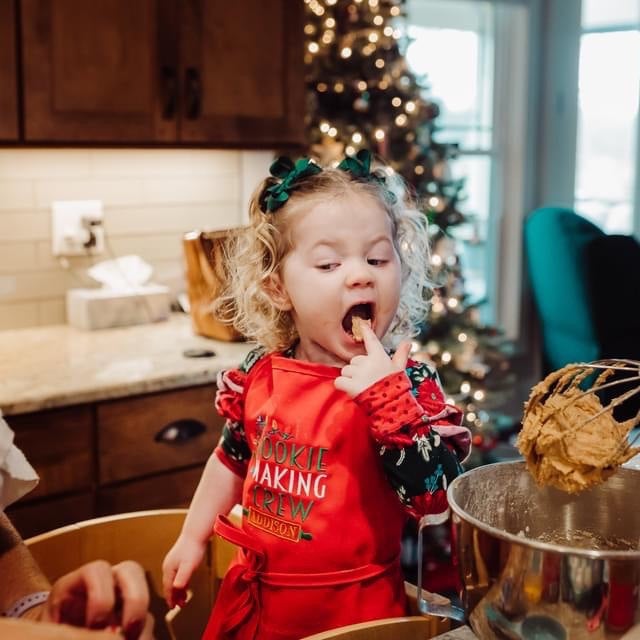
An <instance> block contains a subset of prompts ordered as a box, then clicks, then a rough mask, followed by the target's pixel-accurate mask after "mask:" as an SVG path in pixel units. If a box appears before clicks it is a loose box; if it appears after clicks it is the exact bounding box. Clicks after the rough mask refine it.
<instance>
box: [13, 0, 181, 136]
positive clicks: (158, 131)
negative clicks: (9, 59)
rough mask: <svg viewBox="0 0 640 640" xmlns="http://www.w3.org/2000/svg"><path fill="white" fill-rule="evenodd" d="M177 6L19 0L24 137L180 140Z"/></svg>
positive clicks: (168, 1) (120, 0)
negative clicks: (176, 30) (177, 110)
mask: <svg viewBox="0 0 640 640" xmlns="http://www.w3.org/2000/svg"><path fill="white" fill-rule="evenodd" d="M176 10H177V4H176V3H175V1H174V0H136V1H135V2H131V1H130V0H91V2H87V0H21V11H22V13H21V23H22V65H23V77H22V82H23V87H24V128H25V140H26V141H28V142H47V141H61V142H117V143H135V142H139V143H144V142H154V141H171V140H175V135H176V118H175V110H176V108H177V98H178V96H177V69H176V66H175V64H176V60H177V57H176V54H177V50H176V41H175V37H174V34H175V13H176ZM165 24H169V25H171V27H170V28H169V29H165V28H164V25H165Z"/></svg>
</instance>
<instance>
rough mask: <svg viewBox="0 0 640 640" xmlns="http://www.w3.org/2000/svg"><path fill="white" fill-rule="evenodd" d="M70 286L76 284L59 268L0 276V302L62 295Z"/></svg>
mask: <svg viewBox="0 0 640 640" xmlns="http://www.w3.org/2000/svg"><path fill="white" fill-rule="evenodd" d="M3 284H4V285H6V286H3ZM70 286H77V285H75V284H74V283H73V279H72V277H71V276H70V274H68V273H66V272H64V271H61V270H58V271H46V272H36V273H18V274H17V275H14V276H10V277H7V276H0V302H17V301H27V300H41V299H43V298H51V297H53V296H61V297H62V296H64V295H65V293H66V291H67V289H69V288H70Z"/></svg>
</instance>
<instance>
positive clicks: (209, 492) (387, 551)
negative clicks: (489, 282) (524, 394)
mask: <svg viewBox="0 0 640 640" xmlns="http://www.w3.org/2000/svg"><path fill="white" fill-rule="evenodd" d="M370 162H371V156H370V154H369V153H368V152H367V151H361V152H360V153H358V155H357V156H356V157H349V158H346V159H345V160H343V162H342V163H341V164H340V165H339V166H338V167H337V168H325V169H322V168H321V167H319V166H318V165H317V164H315V163H314V162H312V161H311V160H309V159H308V158H303V159H300V160H298V161H297V162H296V163H295V164H293V163H292V162H291V160H289V159H287V158H280V159H279V160H277V161H276V162H275V163H274V164H273V165H272V166H271V174H272V177H270V178H267V179H266V180H265V181H264V182H263V184H262V185H261V186H260V187H259V188H258V190H257V191H256V194H254V197H253V199H252V202H251V210H250V216H251V222H250V226H249V228H248V229H247V230H246V233H245V234H244V235H243V237H241V238H240V239H239V241H238V244H237V246H236V248H235V251H234V253H233V256H232V260H233V262H234V265H233V269H232V270H231V272H232V273H233V277H232V280H233V281H232V283H231V285H230V289H229V291H228V295H227V296H226V297H223V298H222V299H221V301H220V311H221V315H222V316H223V317H226V318H227V319H232V320H233V322H234V324H235V326H236V327H237V328H238V329H239V330H240V331H241V332H242V333H243V334H244V335H245V336H247V337H249V338H251V339H253V340H255V341H256V342H257V343H258V344H259V345H260V347H259V348H258V349H255V350H254V351H252V352H251V354H250V355H249V356H248V357H247V359H246V360H245V362H244V363H243V365H242V366H241V367H240V368H239V369H237V370H232V371H226V372H224V373H222V374H221V375H220V376H219V378H218V394H217V397H216V408H217V410H218V412H219V413H220V414H221V415H223V416H224V417H225V418H226V419H227V422H226V425H225V428H224V432H223V435H222V438H221V440H220V443H219V445H218V447H217V448H216V450H215V451H214V453H213V455H212V456H211V458H210V459H209V461H208V462H207V464H206V467H205V469H204V472H203V475H202V478H201V480H200V483H199V485H198V488H197V489H196V492H195V495H194V497H193V501H192V503H191V506H190V508H189V513H188V515H187V518H186V520H185V524H184V527H183V530H182V532H181V534H180V536H179V538H178V540H177V541H176V543H175V545H174V546H173V548H172V549H171V550H170V551H169V553H168V554H167V557H166V559H165V561H164V564H163V573H164V589H165V595H166V597H167V600H168V602H169V605H170V606H173V605H175V604H176V603H178V604H179V603H180V602H181V601H182V600H183V599H184V589H185V587H186V585H187V583H188V581H189V578H190V576H191V574H192V573H193V571H194V569H195V568H196V567H197V565H198V564H199V563H200V561H201V560H202V555H203V552H204V549H205V544H206V541H207V540H208V538H209V537H210V536H211V535H212V533H213V532H214V531H215V532H216V533H218V534H219V535H221V536H223V537H224V538H227V539H228V540H230V541H232V542H234V543H236V544H237V545H239V547H240V548H241V550H240V551H239V553H238V556H237V558H236V560H235V561H234V563H233V564H232V566H231V568H230V569H229V571H228V573H227V576H226V577H225V579H224V582H223V585H222V587H221V590H220V593H219V595H218V597H217V599H216V605H215V607H214V610H213V612H212V615H211V618H210V620H209V624H208V626H207V630H206V632H205V636H204V637H205V638H210V639H213V638H234V639H243V640H244V639H253V638H260V639H261V640H293V639H294V638H296V639H297V638H301V637H303V636H306V635H310V634H312V633H316V632H319V631H322V630H325V629H329V628H332V627H337V626H342V625H347V624H351V623H355V622H361V621H365V620H371V619H376V618H385V617H390V616H401V615H405V613H406V602H405V592H404V582H403V576H402V572H401V568H400V559H399V554H400V542H401V536H402V531H403V525H404V524H405V521H406V518H407V516H408V515H411V516H414V517H421V516H423V515H426V514H430V515H431V517H432V518H433V520H434V522H439V521H443V520H445V519H446V517H447V512H448V506H447V500H446V488H447V483H448V482H449V481H450V480H451V479H453V478H454V477H455V476H457V475H458V474H459V473H460V472H461V467H460V463H459V460H461V459H464V458H465V457H466V455H467V454H468V449H469V433H468V431H467V430H466V429H464V428H462V427H460V426H458V425H459V423H460V412H459V411H458V410H457V409H456V408H455V407H454V406H452V405H450V404H446V403H445V402H444V398H443V395H442V391H441V389H440V386H439V383H438V379H437V376H436V373H435V372H434V371H433V370H431V369H430V368H429V367H428V366H427V365H426V364H423V363H419V362H414V361H412V360H410V359H408V355H409V348H410V344H409V343H408V342H407V341H404V342H400V339H402V338H406V337H407V336H409V335H414V334H415V328H416V326H417V325H418V324H419V322H420V321H422V320H423V318H424V317H425V313H426V305H427V294H428V289H427V283H428V263H429V252H428V241H427V231H426V224H425V221H424V217H423V216H422V215H421V214H420V213H419V212H417V211H416V210H415V209H413V208H411V206H410V203H409V201H408V196H407V194H406V193H405V192H404V191H403V190H400V188H399V187H398V185H394V184H392V183H393V180H392V176H390V175H388V172H386V171H385V170H378V171H375V172H371V171H370ZM389 173H390V172H389ZM397 181H398V180H397V179H396V182H397ZM355 318H359V319H361V320H362V321H360V320H354V319H355ZM354 323H355V324H360V331H361V333H362V337H361V338H360V337H359V336H354V329H353V325H354ZM356 334H357V332H356ZM383 342H384V343H385V344H386V346H383ZM398 344H399V346H398ZM393 347H397V348H396V350H395V352H392V351H388V349H391V348H393ZM389 353H392V355H389ZM236 502H241V503H242V507H243V519H242V527H241V528H237V527H235V526H234V525H233V524H232V523H231V522H230V521H229V520H228V519H227V518H226V516H225V514H226V513H228V511H229V510H230V509H231V507H232V506H233V505H234V504H235V503H236Z"/></svg>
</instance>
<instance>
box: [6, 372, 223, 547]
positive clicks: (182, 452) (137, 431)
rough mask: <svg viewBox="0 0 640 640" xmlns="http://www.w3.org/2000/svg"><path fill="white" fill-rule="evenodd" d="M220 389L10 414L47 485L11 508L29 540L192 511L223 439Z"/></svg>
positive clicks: (20, 442) (22, 445)
mask: <svg viewBox="0 0 640 640" xmlns="http://www.w3.org/2000/svg"><path fill="white" fill-rule="evenodd" d="M214 398H215V385H213V384H205V385H197V386H193V387H187V388H184V389H176V390H169V391H163V392H159V393H148V394H144V395H140V396H132V397H128V398H121V399H117V400H104V401H101V402H96V403H91V404H84V405H76V406H72V407H65V408H61V409H52V410H48V411H38V412H34V413H26V414H18V415H13V416H8V417H7V420H8V422H9V424H10V426H11V428H12V429H13V430H14V432H15V443H16V445H17V446H18V447H20V449H22V451H23V452H24V454H25V455H26V457H27V459H28V460H29V461H30V462H31V464H32V465H33V466H34V467H35V469H36V471H37V472H38V474H39V475H40V483H39V485H38V487H37V488H36V489H34V491H32V492H31V493H30V494H27V495H26V496H25V497H24V498H22V499H21V500H20V501H19V502H18V503H17V504H16V505H14V506H12V507H10V508H9V509H8V513H9V514H10V516H11V518H12V520H13V521H14V523H15V524H16V527H17V528H18V530H19V531H20V533H21V534H22V536H23V537H29V536H32V535H35V534H37V533H41V532H43V531H46V530H49V529H51V528H54V527H58V526H62V525H65V524H70V523H72V522H77V521H78V520H84V519H87V518H91V517H97V516H100V515H109V514H112V513H122V512H127V511H139V510H144V509H159V508H171V507H185V506H188V504H189V501H190V499H191V497H192V495H193V492H194V491H195V488H196V485H197V484H198V480H199V478H200V474H201V472H202V469H203V467H204V463H205V462H206V460H207V458H208V457H209V455H211V452H212V451H213V449H214V447H215V446H216V444H217V442H218V440H219V438H220V435H221V433H222V427H223V420H222V419H221V418H220V417H219V416H218V415H217V413H216V411H215V408H214Z"/></svg>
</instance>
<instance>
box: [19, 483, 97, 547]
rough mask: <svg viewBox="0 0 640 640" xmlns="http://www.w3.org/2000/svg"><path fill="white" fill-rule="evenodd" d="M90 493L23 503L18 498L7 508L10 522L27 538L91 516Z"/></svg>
mask: <svg viewBox="0 0 640 640" xmlns="http://www.w3.org/2000/svg"><path fill="white" fill-rule="evenodd" d="M93 501H94V499H93V494H92V493H81V494H78V495H72V496H64V497H61V498H49V499H47V500H44V501H43V502H33V503H26V504H23V501H22V500H20V501H19V502H17V503H16V504H15V506H11V507H9V508H8V509H7V514H8V515H9V518H11V522H12V523H13V525H14V526H15V528H16V529H17V530H18V531H19V533H20V535H21V536H22V537H23V538H29V537H31V536H35V535H37V534H39V533H44V532H45V531H50V530H51V529H56V528H57V527H63V526H65V525H68V524H73V523H74V522H79V521H80V520H87V519H88V518H93V514H94V511H93V509H94V504H93Z"/></svg>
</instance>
